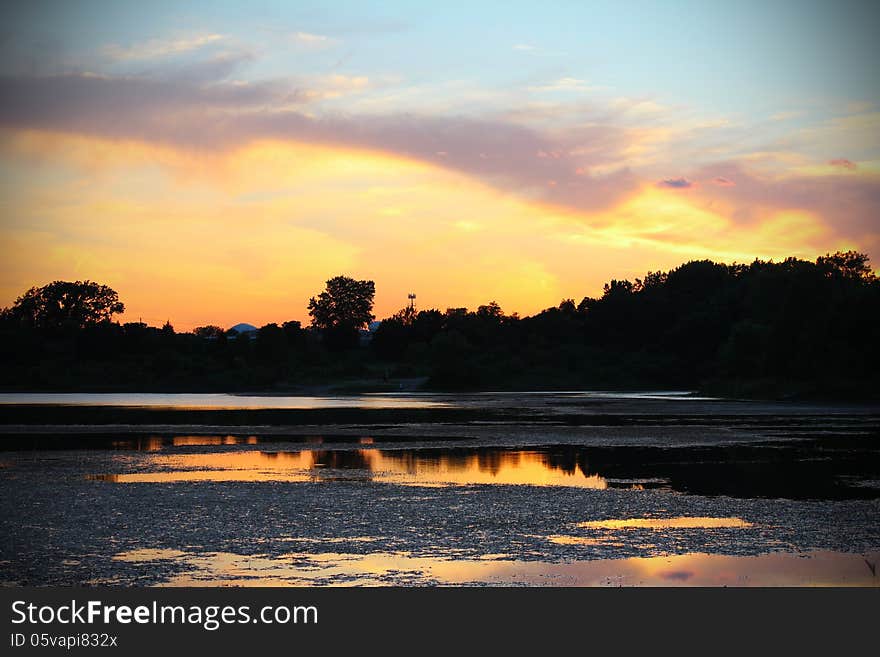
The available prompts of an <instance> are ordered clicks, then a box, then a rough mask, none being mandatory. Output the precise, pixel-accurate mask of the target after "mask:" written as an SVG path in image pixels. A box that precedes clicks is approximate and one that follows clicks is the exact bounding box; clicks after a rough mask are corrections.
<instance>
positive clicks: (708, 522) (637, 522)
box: [577, 516, 752, 529]
mask: <svg viewBox="0 0 880 657" xmlns="http://www.w3.org/2000/svg"><path fill="white" fill-rule="evenodd" d="M577 526H578V527H584V528H586V529H634V528H636V529H637V528H644V529H682V528H691V529H712V528H716V527H751V526H752V524H751V523H750V522H746V521H745V520H743V519H742V518H704V517H692V516H688V517H678V518H626V519H613V520H591V521H589V522H579V523H578V524H577Z"/></svg>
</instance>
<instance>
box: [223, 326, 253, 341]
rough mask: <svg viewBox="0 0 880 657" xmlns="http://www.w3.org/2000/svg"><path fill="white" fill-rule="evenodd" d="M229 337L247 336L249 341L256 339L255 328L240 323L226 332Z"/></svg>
mask: <svg viewBox="0 0 880 657" xmlns="http://www.w3.org/2000/svg"><path fill="white" fill-rule="evenodd" d="M226 333H227V334H229V335H233V336H235V335H247V336H248V337H249V338H250V339H251V340H256V339H257V327H256V326H254V325H253V324H246V323H244V322H242V323H241V324H236V325H235V326H233V327H232V328H230V329H228V330H227V331H226Z"/></svg>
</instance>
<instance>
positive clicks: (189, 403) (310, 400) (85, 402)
mask: <svg viewBox="0 0 880 657" xmlns="http://www.w3.org/2000/svg"><path fill="white" fill-rule="evenodd" d="M0 404H41V405H64V406H149V407H157V408H159V407H161V408H178V409H187V408H191V409H196V408H214V409H260V408H267V409H277V408H281V409H284V408H288V409H310V408H436V407H443V406H448V405H449V404H448V403H447V402H444V401H439V400H436V399H431V398H428V397H416V396H397V395H385V394H382V395H374V394H369V395H351V396H333V397H329V396H313V395H230V394H225V393H222V394H193V393H21V392H16V393H0Z"/></svg>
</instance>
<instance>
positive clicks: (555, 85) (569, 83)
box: [528, 77, 602, 92]
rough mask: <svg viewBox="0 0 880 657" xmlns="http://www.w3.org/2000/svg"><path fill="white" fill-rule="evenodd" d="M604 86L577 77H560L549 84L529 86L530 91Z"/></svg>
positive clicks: (595, 89) (569, 89) (570, 89)
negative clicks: (588, 82) (594, 84)
mask: <svg viewBox="0 0 880 657" xmlns="http://www.w3.org/2000/svg"><path fill="white" fill-rule="evenodd" d="M599 89H602V87H596V86H593V85H590V84H587V81H586V80H578V79H577V78H567V77H566V78H559V79H558V80H555V81H553V82H551V83H549V84H545V85H540V86H534V87H529V88H528V90H529V91H535V92H546V91H597V90H599Z"/></svg>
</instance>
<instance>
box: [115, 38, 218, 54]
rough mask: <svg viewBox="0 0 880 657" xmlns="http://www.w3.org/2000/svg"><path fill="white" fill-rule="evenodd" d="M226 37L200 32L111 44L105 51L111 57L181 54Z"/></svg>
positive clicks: (215, 42)
mask: <svg viewBox="0 0 880 657" xmlns="http://www.w3.org/2000/svg"><path fill="white" fill-rule="evenodd" d="M225 39H226V37H225V36H224V35H222V34H199V35H195V36H190V37H184V38H178V39H150V40H149V41H144V42H142V43H136V44H133V45H130V46H121V45H119V44H110V45H108V46H106V47H105V48H104V49H103V51H104V54H105V55H106V56H108V57H110V58H111V59H116V60H141V59H154V58H157V57H167V56H170V55H180V54H183V53H186V52H190V51H193V50H198V49H200V48H204V47H205V46H209V45H212V44H217V43H219V42H222V41H224V40H225Z"/></svg>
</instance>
